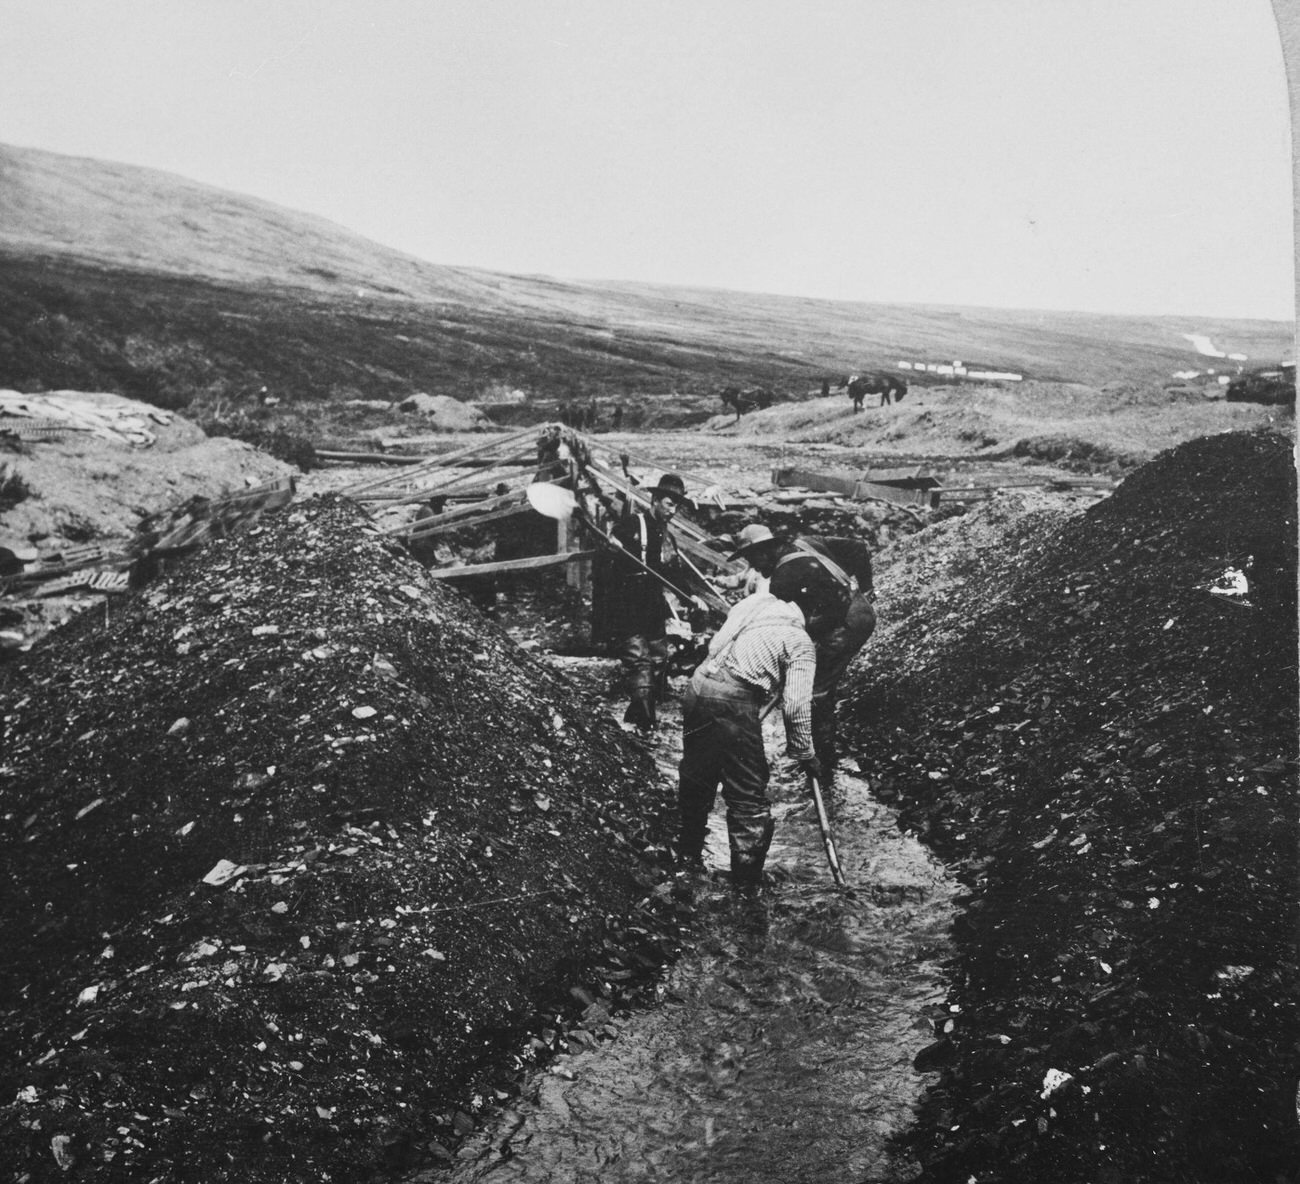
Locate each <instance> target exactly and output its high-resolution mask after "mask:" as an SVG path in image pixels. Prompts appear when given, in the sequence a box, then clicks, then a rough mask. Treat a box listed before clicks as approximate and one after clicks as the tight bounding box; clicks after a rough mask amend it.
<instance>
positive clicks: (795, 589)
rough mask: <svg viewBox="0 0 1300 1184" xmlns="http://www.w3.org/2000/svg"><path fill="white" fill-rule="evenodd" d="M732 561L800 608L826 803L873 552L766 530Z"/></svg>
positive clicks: (870, 610) (865, 630)
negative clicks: (811, 656)
mask: <svg viewBox="0 0 1300 1184" xmlns="http://www.w3.org/2000/svg"><path fill="white" fill-rule="evenodd" d="M738 542H739V546H738V547H737V549H736V550H735V552H734V553H733V554H732V556H731V558H732V559H745V560H746V561H748V563H749V565H750V566H751V567H753V568H754V569H755V570H756V571H757V572H758V573H759V574H760V575H762V576H764V577H766V578H767V579H768V580H769V584H768V588H769V590H770V591H771V593H772V595H773V596H776V597H778V598H780V599H781V600H789V601H793V602H795V603H797V604H799V605H800V606H801V607H802V608H803V610H804V613H805V616H806V617H807V630H808V635H809V636H810V637H811V638H812V640H813V644H814V645H815V646H816V649H817V675H816V678H815V680H814V682H813V700H812V733H813V748H814V750H815V752H816V754H817V759H818V763H819V764H820V766H821V780H822V786H823V788H824V789H825V791H826V793H827V795H828V796H829V794H830V791H831V789H832V788H833V784H834V777H835V767H836V764H837V762H838V760H839V728H838V726H837V723H836V718H835V709H836V706H837V704H838V702H839V686H840V682H841V680H842V679H843V677H844V672H845V671H846V670H847V669H848V668H849V663H850V662H852V661H853V659H854V658H855V657H856V656H857V655H858V653H859V652H860V651H861V649H862V647H863V646H864V645H866V644H867V639H868V638H869V637H870V636H871V634H872V633H873V632H874V630H875V628H876V610H875V608H874V607H873V603H872V602H873V601H874V600H875V590H874V588H873V582H872V574H871V552H870V550H869V549H868V548H867V545H866V544H865V543H863V542H862V540H861V539H853V538H843V537H820V536H817V535H801V536H799V537H797V538H795V539H788V540H787V539H778V538H777V537H776V536H775V535H773V533H772V532H771V531H770V530H769V529H768V528H767V527H766V526H761V525H754V526H747V527H745V529H744V530H742V531H741V532H740V537H739V539H738Z"/></svg>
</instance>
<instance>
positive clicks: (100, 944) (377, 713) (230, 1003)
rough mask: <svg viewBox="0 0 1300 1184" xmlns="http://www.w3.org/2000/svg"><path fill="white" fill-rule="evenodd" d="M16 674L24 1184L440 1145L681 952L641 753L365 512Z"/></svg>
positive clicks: (8, 843)
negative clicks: (552, 1048)
mask: <svg viewBox="0 0 1300 1184" xmlns="http://www.w3.org/2000/svg"><path fill="white" fill-rule="evenodd" d="M3 677H4V686H3V694H4V701H5V703H6V708H5V718H4V727H5V733H6V748H5V753H4V764H3V766H2V768H0V772H2V774H3V776H2V779H0V862H3V865H4V867H5V881H6V882H5V889H4V894H3V897H2V898H0V948H3V949H4V950H5V956H4V958H3V960H0V1000H3V1001H4V1004H3V1006H4V1011H3V1012H2V1013H0V1102H2V1104H0V1161H3V1165H4V1167H5V1168H7V1169H9V1171H8V1172H6V1173H5V1175H6V1178H18V1179H31V1180H43V1179H70V1178H76V1179H93V1180H128V1181H144V1180H158V1181H172V1180H203V1181H220V1180H230V1181H241V1182H242V1181H258V1180H263V1181H286V1180H311V1181H320V1180H329V1179H335V1180H344V1179H347V1180H355V1179H358V1178H364V1177H365V1176H366V1175H367V1174H368V1173H369V1172H370V1171H371V1170H372V1169H374V1168H377V1167H382V1166H389V1167H392V1166H399V1165H402V1164H406V1163H410V1162H412V1161H415V1162H418V1161H420V1160H421V1159H423V1160H424V1161H426V1162H427V1161H428V1158H429V1156H430V1155H432V1156H434V1157H437V1156H438V1155H445V1152H444V1151H443V1150H442V1148H441V1143H442V1141H445V1140H447V1139H450V1138H452V1137H453V1136H454V1135H455V1134H456V1133H464V1131H465V1130H466V1129H469V1128H470V1127H472V1125H473V1123H472V1119H471V1118H470V1117H469V1116H468V1115H467V1114H466V1113H464V1112H463V1110H460V1111H458V1110H456V1109H455V1106H456V1103H457V1102H459V1103H460V1104H461V1106H462V1107H464V1108H466V1109H471V1110H472V1108H473V1107H472V1103H471V1101H470V1100H471V1099H472V1098H473V1096H474V1094H475V1092H476V1091H477V1092H478V1093H480V1094H481V1095H483V1096H488V1097H490V1096H492V1094H491V1091H492V1089H493V1088H499V1089H501V1090H503V1091H504V1090H508V1089H509V1088H510V1086H509V1084H508V1082H505V1081H504V1080H503V1079H502V1078H501V1077H500V1076H499V1073H500V1071H501V1067H502V1065H503V1063H504V1062H507V1061H508V1060H509V1055H510V1053H511V1051H512V1050H514V1051H518V1050H523V1049H526V1048H528V1047H529V1043H528V1041H529V1040H531V1047H533V1048H535V1049H538V1050H541V1049H542V1048H543V1047H544V1046H545V1045H547V1044H548V1043H549V1044H554V1043H555V1042H556V1040H557V1039H558V1038H557V1036H556V1033H555V1031H554V1030H553V1029H556V1028H557V1027H559V1025H558V1024H557V1017H559V1016H561V1015H563V1016H564V1018H565V1021H566V1024H567V1023H568V1022H570V1021H572V1022H574V1023H576V1024H578V1025H579V1026H578V1028H577V1029H576V1030H575V1031H573V1032H572V1034H571V1035H570V1037H569V1039H578V1040H581V1041H583V1042H586V1043H594V1042H596V1041H598V1040H600V1039H602V1038H604V1037H605V1036H607V1035H608V1034H609V1033H610V1032H612V1030H613V1029H612V1028H610V1027H609V1025H610V1024H611V1023H613V1022H616V1021H615V1020H613V1019H612V1018H611V1017H612V1013H614V1014H616V1011H615V1009H616V1008H617V1007H618V1006H619V1005H620V1004H621V1002H622V1001H623V996H624V993H625V992H631V991H633V990H634V989H635V987H634V985H633V984H635V983H636V982H637V981H638V978H639V979H640V981H642V982H644V981H645V976H644V974H642V973H641V972H642V971H644V969H645V968H647V967H649V966H652V965H654V964H656V963H657V961H659V960H661V959H662V957H663V956H664V954H665V950H664V946H663V943H664V942H666V941H670V940H671V933H670V930H669V929H668V928H666V927H665V926H666V924H667V923H666V921H664V922H662V923H661V921H660V920H659V919H658V918H659V916H660V914H659V912H658V908H659V901H660V900H661V899H662V898H663V896H664V895H666V894H665V893H663V892H662V891H661V892H660V893H658V894H655V893H653V892H649V893H648V892H647V887H646V884H643V883H641V882H640V881H641V880H643V879H644V880H646V881H647V882H648V881H649V876H648V874H647V873H646V872H645V871H643V870H642V867H643V865H642V864H640V863H639V861H638V858H637V852H638V850H639V849H640V848H642V847H644V846H645V845H646V844H647V843H648V842H650V841H651V840H661V839H662V837H663V828H664V825H665V819H664V815H663V807H664V805H665V803H664V802H662V801H661V800H660V799H659V797H658V796H657V794H656V790H655V784H656V782H655V777H654V773H653V769H652V767H651V766H650V763H649V761H648V759H647V758H646V756H645V755H644V753H642V752H641V751H639V750H637V749H635V748H632V747H629V745H628V743H627V742H626V740H625V738H624V736H623V734H622V732H621V731H620V730H619V729H618V728H617V726H616V725H614V724H613V723H611V722H610V721H609V720H607V719H606V718H604V716H603V715H602V712H601V709H600V705H599V704H597V703H596V702H595V700H594V699H591V698H589V697H588V696H586V695H585V694H583V693H581V692H579V691H578V690H577V689H575V687H574V686H572V685H571V684H570V683H569V682H568V681H567V680H566V679H565V678H564V677H563V676H562V675H559V674H556V673H554V672H552V671H550V670H548V669H547V668H545V667H544V666H542V665H541V664H539V663H538V662H537V661H536V660H535V659H533V658H531V657H530V656H528V655H527V654H526V653H524V652H523V651H522V650H520V649H519V648H517V647H516V646H515V645H513V644H512V643H511V642H510V641H509V640H508V639H507V638H506V637H505V635H504V634H502V633H501V632H499V631H498V630H497V629H496V628H495V627H494V626H492V625H490V624H488V623H487V622H486V621H485V620H484V619H483V618H482V617H481V616H479V615H478V614H477V613H476V612H475V611H474V610H473V609H471V608H469V607H468V605H467V604H466V603H465V602H464V601H463V600H461V599H460V598H459V597H457V596H456V595H455V594H453V593H450V592H448V591H446V590H445V589H444V588H443V587H441V586H439V585H437V584H435V583H433V582H431V581H429V580H428V578H427V577H426V575H425V573H424V572H423V570H422V569H421V568H420V567H419V566H418V565H416V564H415V563H414V562H413V561H411V560H410V559H408V558H405V557H403V556H402V555H401V554H400V553H398V552H395V551H393V550H390V549H389V548H387V547H386V546H385V545H384V544H383V542H382V541H381V540H379V539H378V538H376V537H374V536H373V534H369V533H367V531H366V530H365V528H364V519H363V517H362V515H361V514H360V513H359V511H357V510H356V509H355V507H353V506H351V505H350V504H349V503H347V502H343V501H339V500H336V499H333V498H324V499H318V500H314V501H313V502H310V503H306V504H302V505H296V506H291V507H289V508H288V509H285V510H282V511H280V512H279V513H278V514H275V515H272V516H270V517H268V518H267V519H265V520H264V521H263V524H262V525H260V526H258V527H256V528H254V529H252V530H251V531H249V532H247V533H246V534H244V535H241V536H236V537H232V538H228V539H225V540H222V541H219V542H216V543H213V544H211V545H210V546H209V547H208V548H206V549H205V550H204V551H203V552H201V553H199V554H198V555H196V556H194V557H193V558H192V559H191V560H189V561H188V562H187V563H186V565H184V566H183V567H182V568H180V569H178V570H177V571H176V572H174V573H172V574H171V575H169V577H168V578H167V579H166V580H165V581H164V582H161V583H158V584H156V585H153V586H152V587H150V588H148V589H147V590H145V591H143V592H141V593H138V594H132V595H131V596H129V597H127V598H124V599H123V601H121V602H118V603H117V604H115V605H114V606H113V608H112V611H111V612H108V614H107V615H105V614H102V613H99V612H96V613H93V614H88V615H87V616H84V617H82V618H79V619H78V620H77V621H76V622H74V623H73V624H72V625H71V626H69V627H68V628H67V629H65V630H63V631H61V632H59V633H57V634H53V635H51V636H50V637H48V638H47V639H45V640H44V641H43V642H42V643H41V644H40V645H38V646H37V647H36V648H35V649H34V650H33V651H32V652H31V653H30V654H29V655H27V656H25V657H24V658H22V659H21V660H20V661H18V662H16V663H15V664H14V665H13V666H11V667H9V668H7V669H6V670H5V671H4V675H3ZM548 1000H549V1002H548ZM539 1002H540V1006H539ZM530 1032H531V1033H533V1035H532V1036H531V1037H529V1036H528V1035H527V1034H528V1033H530ZM498 1096H504V1095H498ZM65 1171H66V1172H67V1174H66V1175H65ZM11 1174H12V1175H11Z"/></svg>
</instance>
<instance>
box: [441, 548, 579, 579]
mask: <svg viewBox="0 0 1300 1184" xmlns="http://www.w3.org/2000/svg"><path fill="white" fill-rule="evenodd" d="M597 554H598V552H596V551H565V552H563V553H562V554H558V555H533V556H530V557H529V558H527V559H503V560H501V561H500V562H497V563H474V564H471V565H470V566H468V567H431V568H429V569H428V571H429V576H430V578H431V579H435V580H464V579H469V578H470V577H471V576H490V575H495V574H497V573H499V572H507V571H535V570H536V569H538V568H543V567H559V566H561V565H563V564H565V563H577V562H579V561H580V560H583V559H593V558H595V556H596V555H597Z"/></svg>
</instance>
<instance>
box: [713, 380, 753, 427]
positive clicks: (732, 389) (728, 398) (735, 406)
mask: <svg viewBox="0 0 1300 1184" xmlns="http://www.w3.org/2000/svg"><path fill="white" fill-rule="evenodd" d="M719 398H721V399H722V405H723V406H724V407H730V408H731V409H732V410H733V411H734V412H735V413H736V422H737V423H739V422H740V417H741V416H742V415H744V414H745V412H746V411H753V410H754V400H753V399H752V398H750V397H749V392H747V391H742V390H741V389H740V387H738V386H729V387H725V388H724V389H723V391H722V393H721V395H720V396H719Z"/></svg>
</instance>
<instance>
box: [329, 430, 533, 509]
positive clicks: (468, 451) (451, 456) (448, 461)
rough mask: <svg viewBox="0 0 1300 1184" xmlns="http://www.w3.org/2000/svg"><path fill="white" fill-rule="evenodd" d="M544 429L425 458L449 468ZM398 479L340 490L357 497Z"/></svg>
mask: <svg viewBox="0 0 1300 1184" xmlns="http://www.w3.org/2000/svg"><path fill="white" fill-rule="evenodd" d="M544 430H545V425H543V426H542V427H540V428H526V429H525V430H524V431H522V432H510V433H508V434H507V435H505V436H494V437H491V438H490V439H487V440H484V441H483V442H482V443H479V444H472V445H470V446H469V447H468V448H460V449H457V450H456V451H454V452H446V453H442V454H441V455H437V456H431V457H428V458H426V460H425V465H426V467H428V468H429V469H440V468H447V467H449V466H451V465H453V464H455V462H456V461H458V460H460V459H461V458H463V457H466V456H477V455H478V454H479V453H481V452H487V451H489V450H491V449H493V448H505V447H507V446H509V445H511V444H516V443H518V442H519V441H520V440H522V439H523V438H524V437H525V436H531V435H534V434H535V433H537V432H539V431H544ZM396 480H398V478H397V477H395V476H390V477H380V478H378V479H376V480H373V481H361V482H358V483H357V484H356V485H349V486H347V487H346V488H345V489H342V490H340V492H341V493H342V494H343V495H344V496H346V497H355V496H356V495H357V494H358V493H363V492H368V491H370V490H373V489H378V488H379V487H380V486H383V485H391V484H392V483H393V482H394V481H396Z"/></svg>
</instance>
